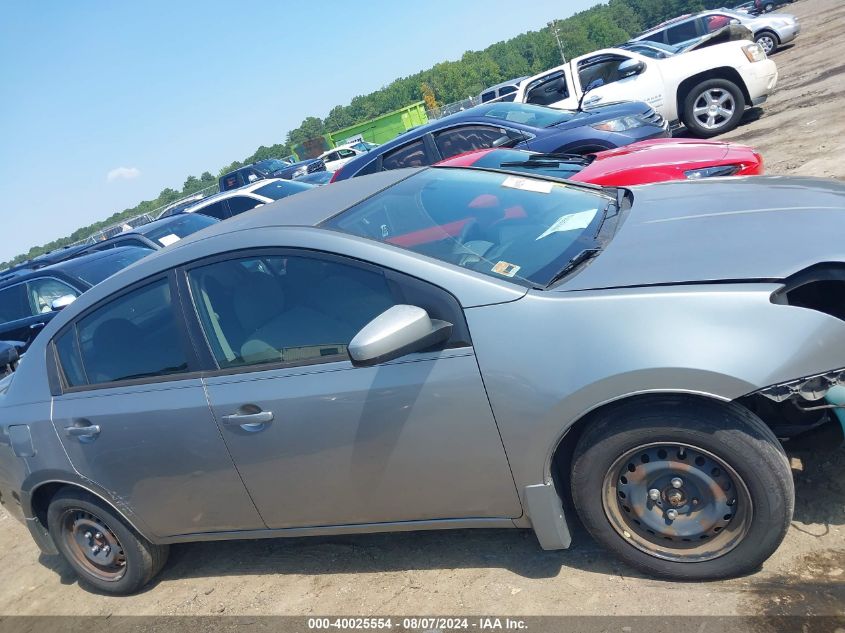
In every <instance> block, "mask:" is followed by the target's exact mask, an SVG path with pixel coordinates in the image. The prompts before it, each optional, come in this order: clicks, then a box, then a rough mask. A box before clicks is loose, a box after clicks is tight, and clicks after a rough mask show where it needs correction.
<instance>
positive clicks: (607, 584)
mask: <svg viewBox="0 0 845 633" xmlns="http://www.w3.org/2000/svg"><path fill="white" fill-rule="evenodd" d="M789 10H790V11H791V12H793V13H795V14H796V15H797V16H798V17H799V18H800V19H801V21H802V25H803V32H802V34H801V36H800V38H799V39H798V42H797V44H796V45H795V46H792V47H790V48H787V49H784V50H782V51H780V52H778V53H776V54H775V55H774V56H773V58H774V59H775V60H776V62H777V64H778V66H779V68H780V73H781V74H780V84H779V86H778V88H777V91H776V93H775V94H774V95H773V96H772V97H771V99H770V100H769V102H768V103H767V104H765V106H764V107H763V108H761V109H758V110H757V111H754V112H751V113H749V115H748V116H747V117H746V121H745V123H744V124H743V125H742V126H741V127H740V128H738V129H737V130H735V131H734V132H732V133H731V134H728V135H726V136H725V137H723V138H727V139H730V140H736V141H738V142H743V143H748V144H750V145H753V146H755V147H757V148H759V149H760V150H761V151H762V153H763V155H764V158H765V160H766V161H767V168H768V172H769V173H773V174H782V175H783V174H802V175H813V176H830V177H835V178H845V117H843V116H842V106H843V101H842V95H843V92H845V81H843V71H845V63H843V61H842V60H843V59H845V3H842V2H841V0H799V1H798V2H796V3H795V4H794V5H792V7H791V8H790V9H789ZM793 467H794V473H795V481H796V488H797V498H798V501H797V507H796V513H795V520H794V522H793V524H792V528H791V529H790V531H789V534H788V535H787V537H786V540H785V542H784V543H783V545H782V546H781V548H780V549H779V550H778V552H777V553H776V554H775V555H774V556H773V557H772V558H771V559H770V560H769V561H768V562H767V563H766V565H765V566H764V568H763V569H762V570H761V571H759V572H758V573H756V574H753V575H750V576H747V577H745V578H740V579H735V580H730V581H723V582H712V583H699V584H682V583H668V582H661V581H657V580H652V579H649V578H645V577H643V576H641V575H639V574H638V573H637V572H635V571H634V570H632V569H630V568H628V567H626V566H624V565H622V564H620V563H618V562H617V561H616V560H615V559H614V558H613V557H612V556H610V555H608V554H606V553H604V552H603V551H602V550H600V549H599V548H598V547H597V546H596V545H595V544H594V543H593V542H592V541H591V540H590V538H589V537H588V536H587V535H586V534H583V533H582V532H581V531H580V530H578V529H577V528H576V533H575V542H574V546H573V548H572V549H570V550H568V551H564V552H544V551H542V550H541V549H540V548H539V546H538V545H537V542H536V540H535V538H534V536H533V534H532V533H531V532H529V531H524V530H489V531H487V530H464V531H454V532H428V533H407V534H385V535H367V536H355V537H325V538H312V539H278V540H257V541H238V542H224V543H199V544H191V545H181V546H175V547H173V548H172V550H171V560H170V562H169V564H168V565H167V567H166V568H165V570H164V572H163V573H162V574H161V575H160V577H159V578H158V580H157V581H156V582H154V584H152V585H151V586H150V587H149V588H147V590H146V591H144V592H143V593H140V594H139V595H136V596H132V597H127V598H113V597H107V596H99V595H94V594H92V593H88V592H86V591H83V590H82V589H80V588H79V586H78V585H77V584H76V581H75V579H74V578H73V575H72V574H71V573H70V572H69V570H68V568H67V567H66V566H65V565H64V564H63V563H62V562H61V561H59V560H57V559H54V558H50V557H44V556H39V553H38V550H37V548H36V547H35V545H34V543H33V542H32V540H31V539H30V537H29V534H28V533H27V531H26V529H25V528H24V527H23V526H22V525H20V524H19V523H17V522H16V521H15V520H14V519H12V518H10V517H9V516H8V515H6V514H5V513H2V511H0V568H2V569H3V570H4V573H3V574H2V577H0V614H2V615H15V614H29V615H35V614H38V615H70V614H80V615H83V614H84V615H89V614H90V615H112V614H113V615H137V614H146V615H169V614H177V615H200V614H202V615H215V614H229V615H234V614H239V615H250V616H254V615H270V614H289V615H305V614H360V615H367V614H396V615H423V614H441V615H458V614H464V615H506V614H507V615H532V614H533V615H539V614H544V615H563V614H571V615H589V614H597V615H598V614H605V615H625V616H633V615H792V614H795V615H804V614H819V615H824V614H826V615H836V614H839V615H842V614H845V451H843V450H841V449H840V450H838V451H835V452H832V453H827V454H820V453H815V454H812V455H798V456H794V457H793Z"/></svg>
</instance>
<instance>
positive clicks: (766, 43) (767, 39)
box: [757, 35, 775, 55]
mask: <svg viewBox="0 0 845 633" xmlns="http://www.w3.org/2000/svg"><path fill="white" fill-rule="evenodd" d="M757 43H758V44H759V45H760V46H761V47H762V48H763V52H764V53H766V55H768V54H769V53H771V52H772V50H773V49H774V47H775V41H774V40H773V39H772V36H771V35H764V36H762V37H761V38H760V39H758V40H757Z"/></svg>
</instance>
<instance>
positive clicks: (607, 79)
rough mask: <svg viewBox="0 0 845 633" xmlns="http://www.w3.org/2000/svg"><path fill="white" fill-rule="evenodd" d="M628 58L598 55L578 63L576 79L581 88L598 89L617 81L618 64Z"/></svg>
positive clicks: (618, 76) (618, 77)
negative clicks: (591, 87)
mask: <svg viewBox="0 0 845 633" xmlns="http://www.w3.org/2000/svg"><path fill="white" fill-rule="evenodd" d="M627 59H630V58H629V57H622V56H621V55H600V56H598V57H591V58H589V59H585V60H583V61H581V62H579V63H578V79H579V80H580V81H581V87H582V88H587V87H588V86H591V85H592V86H593V87H598V86H603V85H605V84H611V83H613V82H614V81H619V79H620V75H619V64H621V63H622V62H624V61H625V60H627Z"/></svg>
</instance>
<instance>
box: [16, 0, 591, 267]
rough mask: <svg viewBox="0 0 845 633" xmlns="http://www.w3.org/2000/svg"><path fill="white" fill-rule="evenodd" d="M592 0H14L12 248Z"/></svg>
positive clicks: (178, 181) (174, 183)
mask: <svg viewBox="0 0 845 633" xmlns="http://www.w3.org/2000/svg"><path fill="white" fill-rule="evenodd" d="M593 4H596V0H565V1H561V0H531V1H530V2H527V3H525V2H522V3H515V2H514V0H484V1H483V2H481V1H476V0H451V1H446V0H425V1H424V2H396V1H389V0H367V1H365V2H351V1H349V0H345V1H343V0H322V1H318V2H288V1H285V2H281V1H275V2H273V1H268V0H265V1H264V2H250V3H243V2H233V1H231V0H230V1H229V2H218V1H207V2H201V3H200V2H187V1H179V0H177V1H173V0H170V1H169V2H163V1H161V0H145V1H144V2H105V1H102V2H94V1H83V0H80V1H73V2H67V1H62V0H48V1H46V2H35V3H31V2H10V3H6V4H5V6H4V8H3V11H2V18H0V139H2V140H0V170H2V173H3V181H4V183H5V186H4V187H3V192H2V196H0V217H2V218H3V220H2V226H3V229H4V230H3V231H2V234H3V235H4V236H5V237H6V239H4V240H2V242H0V261H4V260H7V259H9V258H10V257H13V256H15V255H17V254H19V253H22V252H25V251H26V250H28V249H29V247H30V246H34V245H37V244H42V243H46V242H48V241H50V240H53V239H56V238H58V237H62V236H65V235H68V234H70V233H71V232H72V231H73V230H75V229H77V228H79V227H80V226H85V225H87V224H90V223H91V222H94V221H97V220H101V219H103V218H105V217H108V216H109V215H111V214H112V213H113V212H115V211H122V210H123V209H126V208H128V207H132V206H135V205H136V204H137V203H138V202H140V201H141V200H145V199H151V198H154V197H155V196H156V195H157V194H158V193H159V192H160V191H161V190H162V189H164V188H165V187H173V188H175V189H181V187H182V183H183V182H184V180H185V178H186V177H187V176H188V175H190V174H193V175H195V176H199V174H200V173H202V172H203V171H205V170H208V171H211V172H212V173H213V174H215V175H216V174H217V170H219V169H220V168H221V167H222V166H224V165H227V164H228V163H230V162H231V161H232V160H235V159H237V160H241V159H243V158H244V157H245V156H248V155H250V154H251V153H252V152H253V151H254V150H255V149H256V148H257V147H258V146H259V145H272V144H274V143H278V142H281V141H283V140H284V138H285V134H286V133H287V131H288V130H289V129H290V128H292V127H295V126H297V125H298V124H299V123H300V122H301V121H302V119H303V118H305V117H306V116H309V115H315V116H320V117H324V116H326V114H327V113H328V112H329V110H330V109H331V108H332V107H334V106H335V105H339V104H347V103H348V102H349V100H350V99H351V98H352V97H354V96H355V95H359V94H366V93H368V92H370V91H372V90H374V89H377V88H379V87H381V86H384V85H386V84H388V83H389V82H390V81H392V80H393V79H395V78H397V77H400V76H404V75H408V74H411V73H414V72H416V71H418V70H421V69H424V68H428V67H430V66H431V65H433V64H435V63H437V62H439V61H443V60H447V59H450V60H451V59H457V58H459V57H460V56H461V55H462V54H463V52H464V51H466V50H478V49H481V48H485V47H486V46H488V45H489V44H492V43H494V42H497V41H499V40H502V39H507V38H509V37H513V36H515V35H517V34H519V33H522V32H525V31H527V30H536V29H538V28H540V27H542V26H543V25H545V24H546V22H548V21H549V20H550V19H552V18H562V17H566V16H568V15H571V14H572V13H574V12H576V11H580V10H582V9H585V8H588V7H589V6H592V5H593ZM10 237H11V238H12V239H9V238H10Z"/></svg>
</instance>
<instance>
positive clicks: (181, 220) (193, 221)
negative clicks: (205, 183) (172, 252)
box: [142, 213, 217, 246]
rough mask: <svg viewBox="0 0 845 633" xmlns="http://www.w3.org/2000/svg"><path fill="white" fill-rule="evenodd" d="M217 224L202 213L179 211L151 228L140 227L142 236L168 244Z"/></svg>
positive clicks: (162, 244) (159, 243) (157, 242)
mask: <svg viewBox="0 0 845 633" xmlns="http://www.w3.org/2000/svg"><path fill="white" fill-rule="evenodd" d="M213 224H217V219H216V218H212V217H209V216H207V215H203V214H202V213H180V214H178V215H176V216H173V219H172V220H170V221H169V222H165V223H162V224H158V223H156V226H155V227H153V228H151V229H142V232H143V234H144V236H145V237H146V238H147V239H149V240H152V241H153V242H155V243H156V244H158V245H160V246H170V245H171V244H173V243H175V242H178V241H179V240H180V239H182V238H183V237H188V236H189V235H191V234H192V233H196V232H197V231H201V230H202V229H204V228H206V227H209V226H211V225H213Z"/></svg>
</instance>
